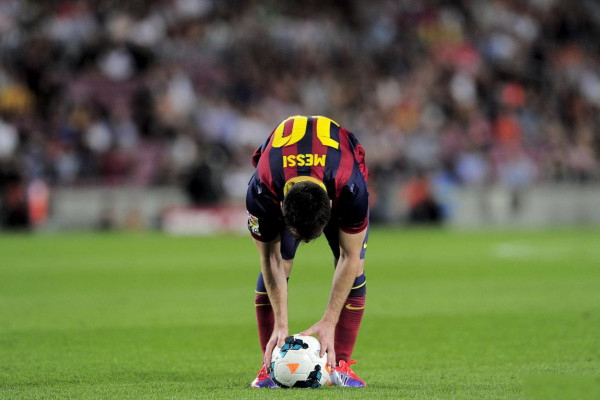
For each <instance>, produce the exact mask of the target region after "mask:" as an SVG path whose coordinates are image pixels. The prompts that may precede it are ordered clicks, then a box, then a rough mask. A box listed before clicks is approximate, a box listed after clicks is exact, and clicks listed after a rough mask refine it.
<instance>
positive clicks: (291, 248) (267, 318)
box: [252, 228, 299, 388]
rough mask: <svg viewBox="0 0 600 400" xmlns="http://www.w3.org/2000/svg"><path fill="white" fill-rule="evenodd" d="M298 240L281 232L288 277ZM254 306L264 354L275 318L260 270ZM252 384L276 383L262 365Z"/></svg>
mask: <svg viewBox="0 0 600 400" xmlns="http://www.w3.org/2000/svg"><path fill="white" fill-rule="evenodd" d="M298 244H299V242H298V241H297V240H296V239H295V238H294V236H293V235H292V234H291V232H290V231H289V230H288V229H287V228H285V229H284V230H283V231H282V232H281V258H282V259H283V267H284V269H285V274H286V277H287V278H288V279H289V277H290V273H291V271H292V266H293V264H294V255H295V254H296V249H297V248H298ZM254 306H255V308H256V324H257V326H258V337H259V340H260V348H261V350H262V353H263V355H264V353H265V348H266V346H267V342H268V341H269V339H270V337H271V333H273V325H274V323H275V318H274V316H273V307H272V306H271V302H270V301H269V296H268V294H267V288H266V286H265V283H264V281H263V276H262V272H260V273H259V274H258V279H257V281H256V296H255V297H254ZM252 386H253V387H256V388H260V387H268V388H275V387H277V385H276V384H275V383H274V382H273V381H272V380H271V378H270V377H269V376H268V374H267V373H266V370H265V366H264V365H263V366H262V368H261V370H260V371H259V372H258V376H257V377H256V379H255V380H254V381H253V382H252Z"/></svg>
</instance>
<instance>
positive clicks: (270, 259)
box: [254, 235, 288, 370]
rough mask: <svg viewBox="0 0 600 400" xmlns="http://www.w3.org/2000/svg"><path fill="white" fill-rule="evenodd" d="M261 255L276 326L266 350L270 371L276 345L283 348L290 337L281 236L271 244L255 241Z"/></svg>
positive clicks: (261, 266)
mask: <svg viewBox="0 0 600 400" xmlns="http://www.w3.org/2000/svg"><path fill="white" fill-rule="evenodd" d="M254 243H255V244H256V248H257V249H258V253H259V254H260V268H261V271H262V274H263V278H264V282H265V286H266V288H267V293H268V295H269V301H270V302H271V307H273V316H274V319H275V324H274V325H273V333H272V334H271V338H270V339H269V342H268V343H267V346H266V349H265V358H264V364H265V366H266V367H267V370H269V368H270V366H271V354H272V352H273V348H274V347H275V345H277V346H279V347H283V345H284V343H285V338H286V337H287V336H288V305H287V301H288V292H287V280H286V276H285V269H284V266H283V260H282V259H281V250H280V248H281V238H280V236H279V235H277V237H276V238H275V239H273V240H271V241H270V242H261V241H259V240H256V239H254Z"/></svg>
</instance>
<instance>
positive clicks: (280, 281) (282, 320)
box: [261, 256, 288, 328]
mask: <svg viewBox="0 0 600 400" xmlns="http://www.w3.org/2000/svg"><path fill="white" fill-rule="evenodd" d="M261 268H262V273H263V277H264V282H265V286H266V288H267V293H268V295H269V301H270V302H271V307H273V316H274V319H275V327H279V328H287V325H288V309H287V299H288V293H287V280H286V276H285V270H284V268H283V262H282V260H281V257H277V256H272V257H261Z"/></svg>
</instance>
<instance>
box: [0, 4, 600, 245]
mask: <svg viewBox="0 0 600 400" xmlns="http://www.w3.org/2000/svg"><path fill="white" fill-rule="evenodd" d="M599 108H600V4H599V3H598V2H596V1H593V0H579V1H562V0H518V1H517V0H514V1H513V0H496V1H475V0H471V1H469V0H462V1H443V0H437V1H434V0H430V1H408V0H405V1H379V0H373V1H368V2H367V1H359V0H354V1H342V0H339V1H316V0H308V1H302V2H292V1H275V0H267V1H252V0H248V1H244V0H235V1H234V0H229V1H227V0H219V1H217V0H148V1H141V0H128V1H114V0H96V1H93V2H92V1H83V0H80V1H78V0H60V1H58V0H56V1H55V0H46V1H43V2H38V1H24V0H0V229H26V230H27V229H38V230H51V231H52V230H64V229H105V230H109V229H125V230H141V229H164V230H166V231H169V232H172V233H176V234H186V233H213V232H230V231H236V232H237V231H242V232H243V231H244V230H245V229H246V228H245V207H244V197H245V192H246V185H247V182H248V179H249V178H250V176H251V174H252V173H253V168H252V166H251V162H250V157H251V154H252V152H253V150H254V149H255V148H256V147H257V146H258V145H260V144H261V143H262V142H263V141H264V139H265V138H266V137H267V135H268V134H269V133H270V131H271V130H272V129H273V127H275V126H276V125H277V124H278V123H279V122H280V121H281V120H283V119H285V118H286V117H288V116H290V115H296V114H302V115H326V116H329V117H331V118H332V119H334V120H336V121H338V122H339V123H340V124H342V125H344V126H345V127H347V128H348V129H349V130H351V131H353V132H354V133H355V134H356V136H357V137H358V139H359V141H360V142H361V143H362V144H363V145H364V147H365V148H366V151H367V163H368V165H369V168H370V171H371V178H370V191H371V203H372V204H371V206H372V218H373V221H374V222H380V223H387V224H407V225H408V224H421V223H430V224H447V225H450V226H457V227H465V226H506V225H510V226H550V225H574V224H596V225H597V224H600V207H598V205H600V164H599V161H600V159H599V156H598V154H599V151H600V132H599V130H600V113H599Z"/></svg>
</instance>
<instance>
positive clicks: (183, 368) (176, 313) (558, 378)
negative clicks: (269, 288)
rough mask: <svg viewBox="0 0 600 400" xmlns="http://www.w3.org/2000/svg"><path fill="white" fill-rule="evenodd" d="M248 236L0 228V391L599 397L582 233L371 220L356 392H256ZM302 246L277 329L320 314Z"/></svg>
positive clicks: (32, 394)
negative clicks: (417, 226)
mask: <svg viewBox="0 0 600 400" xmlns="http://www.w3.org/2000/svg"><path fill="white" fill-rule="evenodd" d="M257 272H258V256H257V253H256V250H255V249H254V245H253V244H252V241H251V239H250V237H249V236H248V237H238V236H230V237H208V238H205V237H197V238H173V237H167V236H163V235H160V234H143V235H142V234H140V235H125V234H114V235H113V234H105V235H101V234H69V235H31V236H29V235H6V234H5V235H2V236H0V398H9V399H13V398H44V399H52V398H56V399H65V398H78V399H79V398H96V399H106V398H115V399H124V398H144V399H153V398H157V399H170V398H174V399H184V398H185V399H187V398H226V399H255V398H256V399H259V398H260V399H264V398H273V399H282V398H286V399H287V398H302V399H307V398H308V399H311V398H327V399H330V398H344V399H353V398H357V399H359V398H360V399H379V398H393V399H547V398H560V399H565V398H577V399H585V398H595V399H597V398H600V378H599V376H600V231H598V230H593V229H589V230H585V229H579V230H577V229H573V230H555V231H511V232H506V231H469V232H452V231H445V230H408V231H406V230H405V231H398V230H389V229H381V228H380V229H372V231H371V237H370V242H369V251H368V252H367V259H366V273H367V282H368V284H367V286H368V290H367V292H368V294H367V307H366V313H365V317H364V319H363V325H362V328H361V331H360V333H359V337H358V343H357V346H356V348H355V352H354V358H356V359H357V360H358V364H357V365H356V366H355V371H356V372H357V373H358V374H359V375H360V376H361V377H363V378H364V379H365V380H366V381H367V383H368V387H367V388H366V389H364V390H356V389H355V390H352V389H342V388H322V389H319V390H313V391H311V390H271V391H266V390H262V391H258V390H254V389H251V388H250V387H249V384H250V382H251V380H252V379H253V378H254V376H255V374H256V371H257V370H258V368H259V367H260V365H259V362H260V350H259V346H258V338H257V336H258V335H257V332H256V326H255V316H254V305H253V299H254V284H255V280H256V275H257ZM332 273H333V268H332V262H331V257H330V255H329V252H328V249H327V246H326V243H325V241H324V239H320V240H318V241H317V242H316V243H313V244H308V245H302V246H301V247H300V249H299V251H298V255H297V259H296V265H295V268H294V271H293V273H292V277H291V280H290V333H295V332H298V331H300V330H302V329H304V328H307V327H309V326H310V325H311V324H312V323H314V322H316V321H317V319H318V318H319V317H320V316H321V315H322V312H323V310H324V307H325V304H326V301H327V298H328V294H329V287H330V283H331V276H332Z"/></svg>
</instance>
